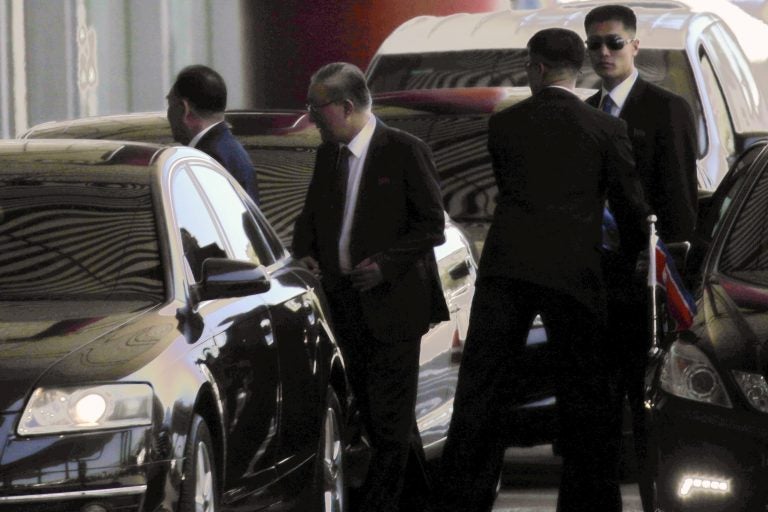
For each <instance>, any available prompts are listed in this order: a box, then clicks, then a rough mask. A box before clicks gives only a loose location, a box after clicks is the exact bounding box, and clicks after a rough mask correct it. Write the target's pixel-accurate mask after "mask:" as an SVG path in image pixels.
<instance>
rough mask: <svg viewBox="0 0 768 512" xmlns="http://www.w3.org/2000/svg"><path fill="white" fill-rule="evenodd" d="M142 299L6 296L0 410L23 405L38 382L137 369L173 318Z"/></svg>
mask: <svg viewBox="0 0 768 512" xmlns="http://www.w3.org/2000/svg"><path fill="white" fill-rule="evenodd" d="M154 308H155V306H153V305H148V304H137V303H119V304H118V303H113V302H105V303H71V302H70V303H67V304H66V305H62V304H54V303H49V302H40V303H35V304H30V303H24V304H23V305H19V304H15V303H9V302H0V390H1V391H0V412H6V413H7V412H14V411H17V410H19V409H20V408H21V407H23V403H24V400H25V398H26V397H27V396H28V394H29V393H30V392H31V390H32V388H33V387H35V386H46V385H47V386H74V385H80V384H83V383H85V382H105V381H114V380H117V379H120V378H122V377H124V376H125V375H129V374H131V373H133V372H134V371H136V369H138V368H139V367H140V366H141V365H142V364H143V362H142V360H144V359H145V358H144V357H142V355H148V354H149V353H150V352H154V350H153V349H154V348H156V346H157V345H158V341H160V340H162V339H163V338H164V336H165V334H167V333H169V332H170V331H171V330H172V329H174V327H175V325H174V323H173V322H171V320H172V318H173V317H171V318H170V319H167V320H164V321H163V320H161V318H162V316H161V315H156V314H150V311H151V310H152V309H154Z"/></svg>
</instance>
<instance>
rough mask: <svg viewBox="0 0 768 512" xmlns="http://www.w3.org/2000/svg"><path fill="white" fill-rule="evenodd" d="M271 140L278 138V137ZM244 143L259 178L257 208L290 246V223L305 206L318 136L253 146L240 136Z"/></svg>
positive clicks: (291, 224) (318, 142) (292, 222)
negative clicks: (295, 141)
mask: <svg viewBox="0 0 768 512" xmlns="http://www.w3.org/2000/svg"><path fill="white" fill-rule="evenodd" d="M274 140H275V141H279V138H277V137H275V138H274ZM243 143H244V145H245V147H246V149H247V150H248V153H249V154H250V155H251V160H253V165H254V168H255V169H256V175H257V176H258V180H259V201H260V204H259V208H260V209H261V211H262V212H263V213H264V216H265V217H266V218H267V220H268V221H269V223H270V224H271V225H272V227H273V228H274V229H275V231H276V232H277V234H278V236H279V237H280V240H281V241H282V243H283V244H285V245H287V246H290V244H291V239H292V236H293V224H294V223H295V222H296V217H298V215H299V213H300V212H301V209H302V208H303V207H304V197H305V196H306V194H307V189H308V188H309V182H310V180H311V179H312V170H313V168H314V165H315V150H316V149H317V148H316V146H317V145H319V144H320V138H319V137H317V138H310V139H309V140H306V141H302V142H300V143H297V144H292V145H291V144H288V145H286V144H285V143H283V144H284V145H282V146H280V145H264V144H263V143H262V141H259V144H258V145H256V144H254V143H253V142H249V141H248V139H247V137H243ZM267 144H270V143H269V142H268V143H267ZM276 254H277V253H276Z"/></svg>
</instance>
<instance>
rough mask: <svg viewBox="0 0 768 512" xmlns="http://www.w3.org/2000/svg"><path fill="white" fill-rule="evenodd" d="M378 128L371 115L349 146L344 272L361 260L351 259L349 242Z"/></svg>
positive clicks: (341, 257) (341, 238) (342, 242)
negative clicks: (361, 184)
mask: <svg viewBox="0 0 768 512" xmlns="http://www.w3.org/2000/svg"><path fill="white" fill-rule="evenodd" d="M375 128H376V118H375V117H374V116H373V115H371V116H370V117H369V118H368V122H367V123H365V126H363V129H362V130H360V132H359V133H358V134H357V135H355V138H354V139H352V140H351V141H350V142H349V144H348V145H347V147H348V148H349V152H350V155H349V157H348V158H349V177H348V178H347V196H346V200H345V202H344V218H343V220H342V223H341V235H340V236H339V266H340V267H341V271H342V272H349V271H350V270H352V269H353V268H354V266H355V265H356V264H357V263H359V262H353V261H351V257H350V254H349V243H350V238H351V236H352V221H353V219H354V216H355V208H356V206H357V196H358V191H359V190H360V178H361V177H362V175H363V167H364V166H365V157H366V156H367V155H368V147H369V146H370V145H371V138H372V137H373V131H374V129H375Z"/></svg>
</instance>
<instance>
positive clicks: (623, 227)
mask: <svg viewBox="0 0 768 512" xmlns="http://www.w3.org/2000/svg"><path fill="white" fill-rule="evenodd" d="M617 126H618V129H616V130H615V131H614V132H613V136H612V140H611V142H610V143H608V144H606V145H605V148H604V149H605V164H606V168H605V171H604V173H605V174H604V175H605V176H606V177H607V187H608V202H609V204H610V207H611V212H612V213H613V215H614V217H615V218H616V223H617V224H618V227H619V235H620V237H621V250H622V252H623V253H624V254H625V255H626V256H627V257H629V258H630V259H631V260H632V261H634V257H635V256H636V254H637V253H638V252H639V251H640V250H641V249H643V247H644V246H645V242H646V240H647V238H646V237H647V233H648V226H647V220H646V219H647V216H648V214H649V212H650V209H649V207H648V204H647V203H646V201H645V198H644V194H643V187H642V185H641V183H640V179H639V177H638V174H637V171H636V169H635V160H634V157H633V155H632V143H631V142H630V140H629V137H628V136H627V130H626V125H625V124H624V123H623V122H622V123H621V125H617Z"/></svg>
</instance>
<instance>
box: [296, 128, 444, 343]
mask: <svg viewBox="0 0 768 512" xmlns="http://www.w3.org/2000/svg"><path fill="white" fill-rule="evenodd" d="M338 152H339V146H338V145H336V144H330V143H323V144H322V145H321V146H320V147H319V148H318V151H317V157H316V160H315V169H314V174H313V176H312V181H311V182H310V185H309V190H308V192H307V197H306V201H305V204H304V208H303V210H302V212H301V214H300V215H299V217H298V219H297V221H296V225H295V229H294V235H293V252H294V256H296V257H303V256H306V255H311V256H313V257H314V258H315V259H317V260H318V262H319V264H320V268H321V270H322V273H323V287H324V288H325V289H326V291H329V293H332V292H333V291H334V290H336V289H339V288H340V287H341V286H342V285H343V283H344V279H345V278H344V277H343V276H342V275H341V272H340V271H339V254H338V241H339V235H340V231H341V220H342V216H341V212H340V211H339V209H340V208H343V205H342V204H339V202H340V201H339V200H338V198H337V197H336V196H335V195H334V194H335V192H334V188H335V183H336V176H335V173H336V158H337V155H338ZM358 194H359V195H358V201H357V206H356V209H355V213H354V218H353V225H352V232H351V239H350V255H351V259H352V263H353V264H354V265H356V264H357V263H359V262H360V261H362V260H363V259H365V258H368V257H372V258H373V259H374V260H375V261H376V262H378V264H379V266H380V268H381V271H382V273H383V275H384V282H383V283H382V284H380V285H378V286H377V287H375V288H373V289H372V290H369V291H366V292H352V293H355V294H358V293H359V300H360V303H361V305H362V308H363V314H364V316H365V321H366V324H367V325H368V327H369V328H370V329H371V331H372V332H373V334H374V336H376V337H377V338H379V339H381V340H396V339H408V338H414V337H418V336H421V335H422V334H424V333H425V332H426V331H427V330H428V328H429V324H430V323H432V322H437V321H441V320H446V319H448V308H447V306H446V303H445V298H444V296H443V292H442V287H441V284H440V278H439V275H438V271H437V264H436V262H435V255H434V251H433V247H434V246H436V245H439V244H441V243H442V242H443V241H444V240H445V234H444V229H445V217H444V215H445V212H444V210H443V202H442V195H441V192H440V186H439V184H438V178H437V170H436V169H435V165H434V162H433V161H432V155H431V152H430V150H429V148H428V147H427V145H426V144H424V143H423V142H422V141H420V140H419V139H417V138H415V137H413V136H412V135H409V134H407V133H405V132H403V131H400V130H396V129H393V128H390V127H388V126H386V125H385V124H384V123H382V122H381V121H380V120H378V119H377V121H376V128H375V130H374V133H373V137H372V139H371V143H370V146H369V148H368V154H367V157H366V160H365V164H364V167H363V174H362V177H361V181H360V188H359V191H358ZM355 299H358V297H351V298H350V300H355Z"/></svg>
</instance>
